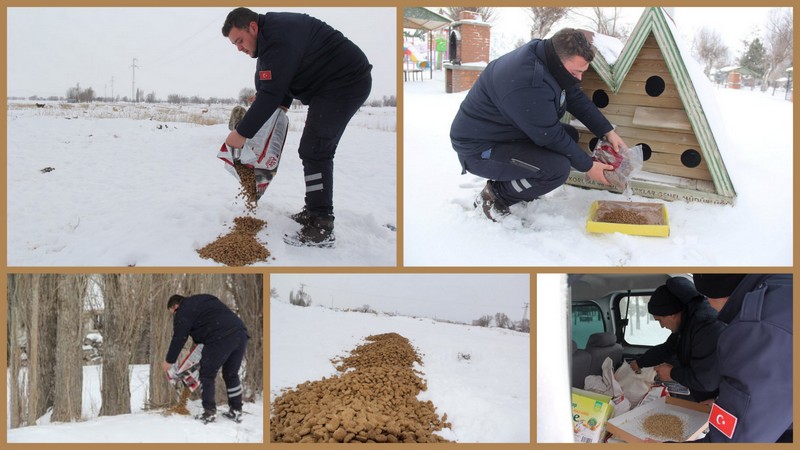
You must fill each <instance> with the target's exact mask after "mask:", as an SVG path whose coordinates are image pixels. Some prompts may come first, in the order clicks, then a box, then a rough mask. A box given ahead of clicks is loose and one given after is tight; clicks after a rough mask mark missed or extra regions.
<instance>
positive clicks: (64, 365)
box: [52, 274, 88, 422]
mask: <svg viewBox="0 0 800 450" xmlns="http://www.w3.org/2000/svg"><path fill="white" fill-rule="evenodd" d="M87 281H88V277H87V276H86V275H81V274H76V275H57V280H56V282H57V292H58V320H57V324H56V327H57V328H56V333H57V336H58V339H57V342H56V367H55V370H56V373H58V383H55V393H54V394H55V398H54V400H53V416H52V420H53V421H54V422H72V421H76V420H78V419H80V418H81V401H82V399H83V392H82V391H83V355H82V351H81V343H82V341H83V336H82V334H81V323H82V321H81V312H82V311H83V301H84V296H85V294H86V287H87Z"/></svg>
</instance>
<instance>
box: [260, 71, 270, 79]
mask: <svg viewBox="0 0 800 450" xmlns="http://www.w3.org/2000/svg"><path fill="white" fill-rule="evenodd" d="M258 79H259V80H261V81H268V80H271V79H272V71H271V70H259V71H258Z"/></svg>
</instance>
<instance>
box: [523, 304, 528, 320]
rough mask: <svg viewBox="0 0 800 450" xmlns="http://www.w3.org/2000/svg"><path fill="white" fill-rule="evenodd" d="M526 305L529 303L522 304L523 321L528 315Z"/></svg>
mask: <svg viewBox="0 0 800 450" xmlns="http://www.w3.org/2000/svg"><path fill="white" fill-rule="evenodd" d="M528 305H530V303H525V304H523V306H524V307H525V310H524V311H523V312H522V320H523V321H524V320H525V316H527V315H528Z"/></svg>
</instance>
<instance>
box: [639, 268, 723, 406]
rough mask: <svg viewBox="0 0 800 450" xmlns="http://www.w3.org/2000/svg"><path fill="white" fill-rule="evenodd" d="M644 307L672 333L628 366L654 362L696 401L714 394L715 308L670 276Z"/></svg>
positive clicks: (660, 372)
mask: <svg viewBox="0 0 800 450" xmlns="http://www.w3.org/2000/svg"><path fill="white" fill-rule="evenodd" d="M647 311H648V312H649V313H650V314H652V315H653V318H654V319H656V320H657V321H658V323H660V324H661V326H662V327H663V328H668V329H669V330H670V331H672V334H671V335H670V336H669V338H667V341H666V342H664V343H663V344H661V345H657V346H655V347H652V348H650V349H649V350H648V351H647V352H645V353H644V354H643V355H641V356H639V357H638V358H636V359H635V360H634V361H632V362H631V368H632V369H633V370H635V371H637V372H638V371H639V369H640V368H641V367H653V366H655V368H656V372H657V373H658V377H659V378H660V379H661V380H663V381H670V380H675V381H677V382H678V383H680V384H682V385H684V386H686V387H688V388H689V390H690V391H691V394H690V395H691V397H692V399H694V400H695V401H702V400H706V399H709V398H713V397H715V396H716V394H717V388H718V387H719V373H718V371H717V355H716V348H717V338H718V337H719V335H720V333H721V332H722V330H723V329H724V327H725V326H724V325H723V324H722V322H719V321H718V320H717V312H716V311H715V310H714V309H713V308H712V307H711V306H710V305H709V304H708V302H706V301H705V299H704V298H703V296H702V295H701V294H700V293H699V292H697V290H695V288H694V286H692V282H691V281H689V280H688V279H687V278H684V277H673V278H670V279H669V280H667V282H666V284H665V285H663V286H660V287H659V288H658V289H656V291H655V292H654V293H653V295H652V297H650V301H649V302H648V303H647Z"/></svg>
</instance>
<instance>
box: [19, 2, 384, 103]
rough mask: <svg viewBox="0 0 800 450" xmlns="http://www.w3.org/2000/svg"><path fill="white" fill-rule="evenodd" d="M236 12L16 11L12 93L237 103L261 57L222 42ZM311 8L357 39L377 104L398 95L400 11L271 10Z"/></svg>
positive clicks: (318, 16)
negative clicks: (135, 91) (140, 94)
mask: <svg viewBox="0 0 800 450" xmlns="http://www.w3.org/2000/svg"><path fill="white" fill-rule="evenodd" d="M231 9H232V8H229V7H225V8H188V7H186V8H131V7H115V8H77V7H72V8H70V7H67V8H56V7H41V8H8V10H7V11H8V41H7V45H8V47H7V48H8V63H7V70H8V95H9V96H26V97H27V96H30V95H40V96H51V95H57V96H65V95H66V92H67V89H69V88H70V87H73V86H76V85H77V84H78V83H80V86H81V89H84V88H88V87H91V88H93V89H94V91H95V94H96V95H98V96H106V95H107V96H110V95H111V92H112V77H113V79H114V81H113V90H114V94H119V95H120V97H121V96H125V95H127V96H128V97H131V92H132V86H131V84H132V81H133V76H134V74H133V70H132V68H131V66H132V65H133V59H134V58H136V65H137V66H138V67H139V68H138V69H136V72H135V77H136V78H135V81H136V87H137V88H139V89H142V90H143V91H144V92H145V93H150V92H153V91H155V93H156V96H157V97H158V98H160V99H162V100H164V99H166V97H167V95H169V94H182V95H188V96H192V95H199V96H200V97H225V98H227V97H237V96H238V94H239V91H240V90H241V89H242V88H245V87H253V74H254V72H255V64H256V63H255V60H254V59H251V58H250V57H249V56H247V55H245V54H244V53H239V52H237V51H236V48H235V47H234V46H233V45H232V44H231V43H230V41H228V39H227V38H225V37H223V36H222V31H221V29H222V24H223V22H224V21H225V17H226V16H227V14H228V12H230V10H231ZM251 9H253V10H254V11H256V12H258V13H260V14H263V13H265V12H268V11H292V12H304V13H308V14H310V15H311V16H314V17H317V18H319V19H321V20H323V21H325V22H327V23H328V24H329V25H331V26H332V27H334V28H336V29H338V30H339V31H341V32H342V33H343V34H344V35H345V36H346V37H347V38H349V39H350V40H351V41H353V42H355V43H356V44H357V45H358V46H359V47H361V49H362V50H364V53H366V55H367V57H368V58H369V60H370V62H371V63H372V65H373V69H372V77H373V83H372V94H371V97H372V98H381V97H383V96H384V95H395V93H396V90H397V85H396V79H397V78H396V77H397V58H396V55H397V45H396V42H397V33H396V29H397V20H396V8H354V7H348V8H265V7H252V8H251Z"/></svg>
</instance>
